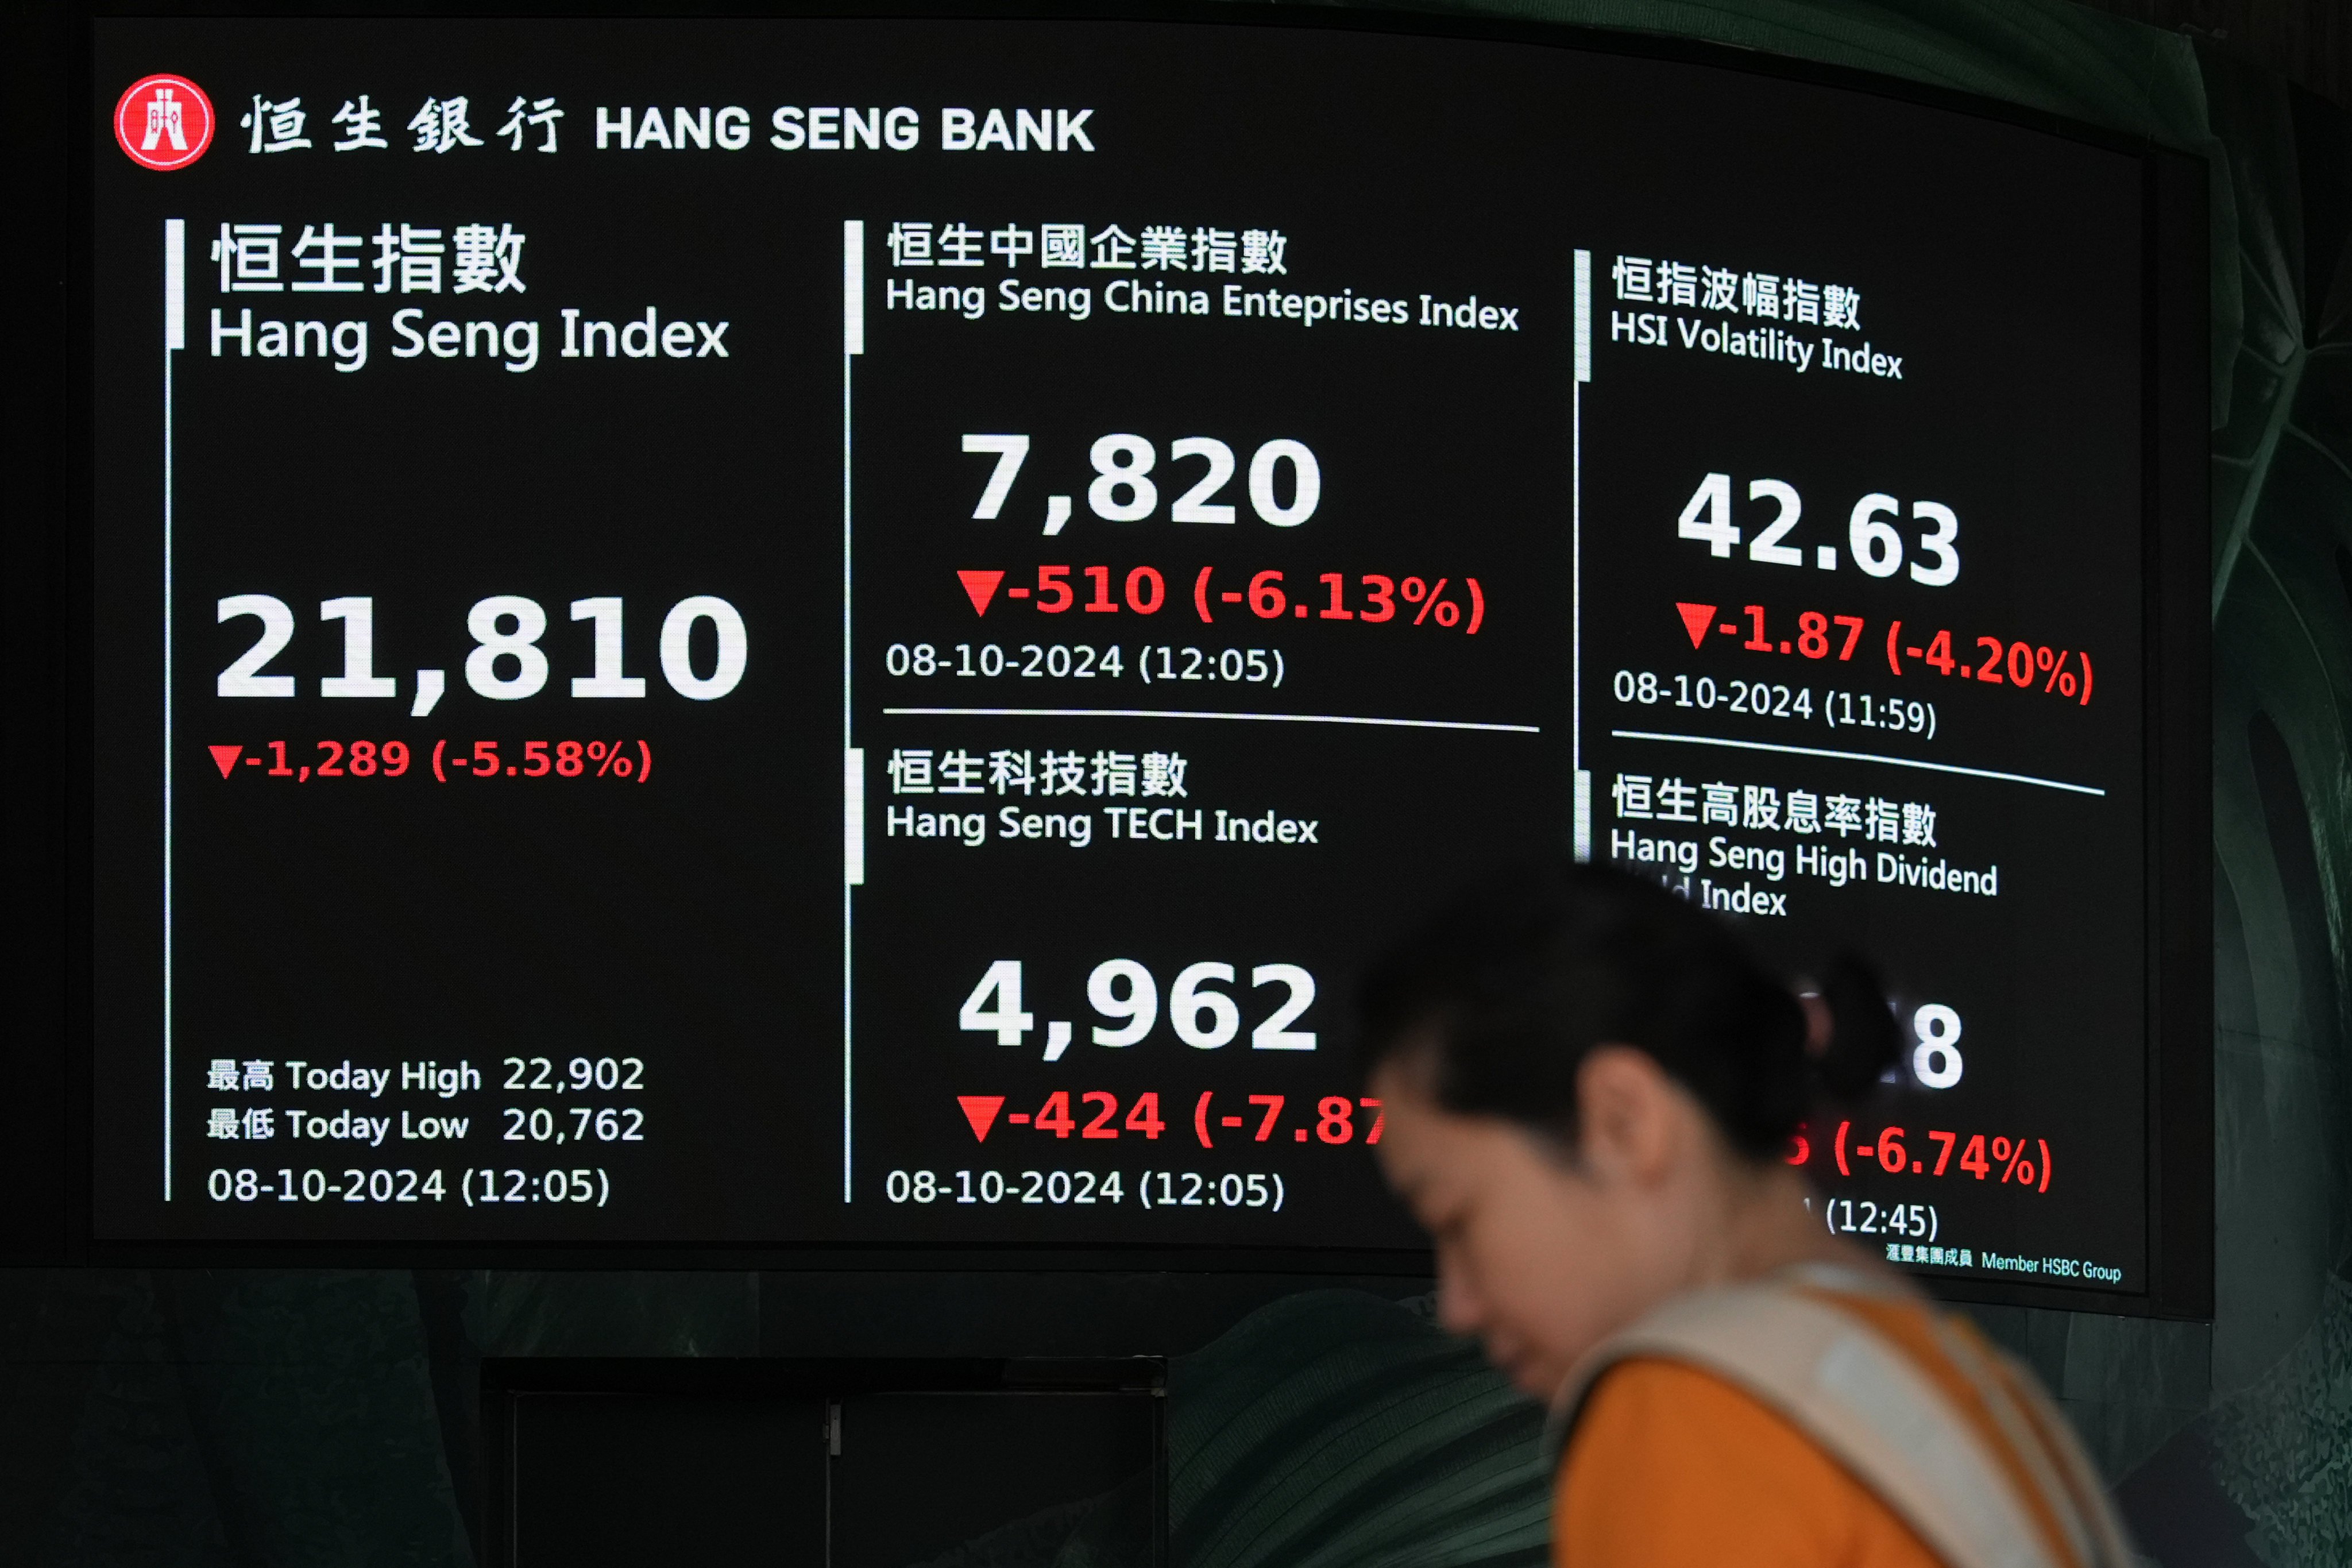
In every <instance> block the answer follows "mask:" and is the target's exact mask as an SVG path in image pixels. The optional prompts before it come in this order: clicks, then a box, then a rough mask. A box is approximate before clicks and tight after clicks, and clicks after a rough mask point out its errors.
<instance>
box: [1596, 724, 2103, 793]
mask: <svg viewBox="0 0 2352 1568" xmlns="http://www.w3.org/2000/svg"><path fill="white" fill-rule="evenodd" d="M1609 733H1610V734H1611V735H1612V736H1613V737H1615V738H1616V739H1618V740H1620V741H1671V742H1675V744H1677V745H1683V746H1731V747H1735V748H1737V749H1738V750H1739V751H1743V752H1787V753H1788V754H1789V755H1790V756H1794V757H1833V758H1835V759H1836V760H1838V761H1839V762H1843V763H1885V764H1886V765H1887V766H1888V767H1890V768H1920V769H1923V770H1925V771H1926V772H1928V773H1960V774H1962V775H1964V776H1966V777H1969V778H1972V779H2000V781H2002V782H2003V783H2005V784H2036V785H2039V786H2040V787H2041V788H2042V789H2063V790H2064V791H2066V793H2068V794H2069V795H2100V796H2105V795H2106V793H2107V792H2106V791H2105V790H2103V789H2100V788H2098V787H2097V786H2095V785H2093V784H2068V783H2066V782H2065V781H2064V780H2063V779H2042V778H2035V777H2034V776H2033V775H2032V773H2002V772H2000V770H1999V769H1997V768H1964V767H1962V766H1960V764H1959V763H1923V762H1920V761H1918V760H1917V759H1916V758H1913V757H1882V756H1879V755H1877V754H1876V753H1874V752H1832V751H1830V750H1827V749H1826V748H1824V747H1821V746H1782V745H1776V744H1774V743H1773V742H1769V741H1728V740H1724V739H1721V738H1719V737H1717V736H1714V735H1667V734H1663V733H1660V732H1659V731H1654V730H1612V731H1609Z"/></svg>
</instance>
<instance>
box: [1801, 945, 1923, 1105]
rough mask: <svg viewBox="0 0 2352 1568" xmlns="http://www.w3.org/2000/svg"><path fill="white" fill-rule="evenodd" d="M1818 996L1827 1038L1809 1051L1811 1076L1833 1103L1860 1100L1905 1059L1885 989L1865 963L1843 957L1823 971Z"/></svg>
mask: <svg viewBox="0 0 2352 1568" xmlns="http://www.w3.org/2000/svg"><path fill="white" fill-rule="evenodd" d="M1820 994H1821V999H1822V1005H1823V1006H1824V1007H1825V1008H1827V1010H1828V1012H1829V1025H1830V1026H1829V1038H1828V1039H1827V1040H1826V1041H1824V1042H1822V1044H1821V1045H1820V1046H1819V1047H1818V1048H1817V1049H1815V1050H1814V1051H1813V1052H1812V1061H1813V1077H1814V1079H1815V1080H1816V1081H1817V1082H1818V1083H1819V1084H1820V1085H1821V1088H1822V1092H1823V1093H1824V1094H1826V1095H1827V1096H1828V1097H1829V1098H1830V1099H1832V1100H1840V1101H1853V1100H1861V1099H1863V1098H1864V1097H1865V1096H1866V1095H1868V1094H1869V1093H1870V1091H1871V1090H1872V1089H1874V1088H1875V1087H1876V1086H1877V1083H1878V1080H1879V1079H1881V1078H1883V1077H1885V1074H1886V1070H1887V1069H1888V1068H1892V1067H1894V1066H1895V1064H1896V1063H1897V1062H1899V1061H1900V1060H1902V1058H1903V1030H1902V1027H1901V1026H1899V1025H1897V1024H1896V1023H1895V1010H1894V1008H1893V1007H1892V1006H1890V1005H1888V1003H1887V1000H1886V987H1885V985H1884V984H1880V982H1879V978H1878V971H1877V970H1875V969H1874V968H1873V967H1871V965H1870V963H1868V962H1867V961H1866V960H1864V959H1863V958H1861V957H1859V956H1857V955H1856V954H1853V953H1851V952H1842V953H1840V954H1839V955H1838V956H1837V957H1836V958H1834V959H1832V961H1831V962H1830V964H1829V967H1828V968H1827V969H1825V970H1823V971H1822V977H1821V983H1820Z"/></svg>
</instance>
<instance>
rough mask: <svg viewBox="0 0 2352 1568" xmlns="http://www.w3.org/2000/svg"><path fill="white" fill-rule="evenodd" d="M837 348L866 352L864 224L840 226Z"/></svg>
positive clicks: (854, 352)
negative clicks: (839, 306)
mask: <svg viewBox="0 0 2352 1568" xmlns="http://www.w3.org/2000/svg"><path fill="white" fill-rule="evenodd" d="M841 352H842V353H845V354H862V353H865V352H866V225H865V223H864V222H863V221H861V220H860V219H857V218H851V219H849V220H848V221H846V222H845V223H844V224H843V225H842V226H841Z"/></svg>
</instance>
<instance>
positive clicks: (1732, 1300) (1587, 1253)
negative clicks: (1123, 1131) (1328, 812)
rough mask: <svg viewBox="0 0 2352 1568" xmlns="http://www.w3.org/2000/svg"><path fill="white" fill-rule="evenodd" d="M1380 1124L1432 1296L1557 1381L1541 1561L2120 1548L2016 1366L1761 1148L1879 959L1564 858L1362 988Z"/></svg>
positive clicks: (1892, 1562) (1505, 1357) (1866, 1024)
mask: <svg viewBox="0 0 2352 1568" xmlns="http://www.w3.org/2000/svg"><path fill="white" fill-rule="evenodd" d="M1363 1002H1364V1009H1363V1010H1364V1025H1365V1040H1366V1045H1367V1048H1368V1052H1369V1067H1370V1076H1371V1079H1372V1081H1373V1084H1374V1085H1375V1088H1376V1090H1377V1092H1378V1093H1379V1094H1380V1095H1381V1098H1382V1099H1383V1100H1385V1101H1386V1103H1387V1111H1388V1133H1387V1136H1386V1138H1385V1139H1384V1140H1383V1141H1382V1142H1381V1150H1380V1152H1381V1158H1382V1161H1383V1164H1384V1167H1385V1169H1386V1171H1387V1173H1388V1175H1389V1178H1390V1180H1391V1182H1392V1183H1393V1184H1395V1186H1396V1188H1397V1190H1398V1192H1399V1193H1401V1194H1402V1195H1403V1197H1404V1199H1405V1201H1406V1202H1407V1203H1409V1204H1410V1205H1412V1210H1413V1213H1414V1214H1415V1215H1417V1216H1418V1217H1419V1218H1420V1220H1421V1222H1422V1224H1423V1225H1424V1226H1427V1227H1428V1229H1429V1232H1430V1235H1431V1236H1432V1237H1433V1239H1434V1242H1435V1246H1436V1250H1437V1271H1438V1303H1439V1315H1440V1320H1441V1321H1443V1322H1444V1325H1445V1326H1446V1327H1447V1328H1449V1329H1452V1330H1454V1331H1455V1332H1458V1333H1465V1334H1476V1335H1478V1336H1479V1337H1480V1339H1481V1340H1482V1341H1483V1342H1485V1345H1486V1352H1487V1354H1488V1355H1490V1356H1491V1357H1492V1358H1493V1359H1494V1361H1495V1362H1496V1364H1497V1365H1498V1366H1500V1367H1501V1368H1503V1370H1504V1371H1505V1372H1507V1373H1508V1374H1509V1375H1511V1376H1512V1377H1513V1378H1514V1379H1516V1380H1517V1382H1518V1384H1519V1385H1520V1386H1521V1387H1523V1388H1525V1389H1526V1390H1527V1391H1528V1393H1530V1394H1535V1395H1536V1396H1537V1397H1538V1398H1540V1399H1544V1400H1548V1401H1550V1402H1551V1405H1552V1411H1553V1421H1554V1424H1555V1430H1556V1431H1557V1433H1558V1435H1559V1440H1560V1443H1561V1447H1562V1450H1563V1458H1562V1459H1561V1462H1560V1465H1559V1474H1558V1481H1557V1485H1556V1489H1555V1492H1554V1500H1553V1514H1552V1553H1553V1558H1554V1561H1555V1562H1556V1563H1559V1565H1560V1568H1616V1565H1618V1564H1633V1563H1641V1564H1661V1563H1740V1564H1747V1565H1766V1568H1778V1565H1780V1564H1788V1565H1790V1568H1796V1565H1799V1564H1802V1565H1804V1568H1935V1565H1937V1564H1942V1565H1944V1568H2127V1565H2128V1564H2130V1563H2133V1562H2134V1561H2135V1559H2134V1557H2133V1554H2132V1552H2131V1551H2130V1549H2129V1548H2128V1546H2127V1545H2126V1542H2125V1540H2124V1536H2123V1532H2122V1530H2121V1527H2120V1526H2119V1525H2118V1524H2117V1522H2116V1518H2115V1515H2114V1513H2113V1511H2112V1510H2110V1508H2109V1506H2108V1504H2107V1501H2106V1497H2105V1489H2104V1487H2103V1486H2102V1485H2101V1483H2100V1481H2099V1479H2098V1477H2097V1475H2096V1474H2095V1471H2094V1470H2093V1469H2092V1468H2091V1466H2090V1464H2089V1463H2088V1461H2087V1460H2086V1459H2085V1458H2084V1456H2083V1453H2082V1450H2081V1447H2080V1446H2079V1445H2078V1443H2077V1442H2076V1440H2075V1438H2074V1434H2073V1433H2072V1432H2071V1431H2069V1430H2068V1428H2067V1426H2066V1424H2065V1419H2064V1417H2063V1416H2062V1415H2059V1413H2058V1411H2057V1410H2056V1408H2055V1407H2054V1406H2053V1405H2052V1404H2051V1402H2050V1400H2049V1399H2048V1398H2047V1396H2045V1395H2044V1394H2042V1390H2041V1389H2040V1387H2039V1386H2038V1385H2037V1384H2035V1383H2034V1381H2033V1377H2032V1373H2029V1372H2028V1371H2026V1370H2025V1369H2024V1368H2023V1367H2021V1366H2020V1365H2018V1364H2017V1363H2014V1362H2012V1361H2011V1360H2010V1359H2009V1358H2008V1357H2006V1356H2005V1355H2003V1354H2001V1353H2000V1352H1999V1351H1998V1350H1996V1349H1994V1348H1993V1347H1992V1346H1990V1344H1988V1343H1986V1342H1985V1341H1984V1340H1983V1339H1982V1338H1981V1337H1979V1335H1978V1334H1977V1333H1976V1332H1975V1331H1973V1330H1972V1329H1971V1327H1970V1326H1969V1324H1968V1323H1966V1322H1965V1321H1962V1320H1960V1319H1958V1318H1957V1317H1952V1316H1948V1315H1947V1314H1945V1313H1943V1312H1942V1311H1940V1310H1937V1308H1936V1307H1935V1306H1934V1305H1933V1304H1932V1303H1931V1302H1929V1301H1928V1300H1927V1299H1926V1298H1925V1297H1924V1296H1922V1295H1920V1294H1919V1292H1918V1291H1917V1290H1916V1289H1914V1288H1913V1287H1912V1286H1911V1284H1910V1283H1909V1282H1908V1281H1907V1280H1906V1279H1904V1278H1903V1277H1902V1276H1900V1275H1898V1274H1896V1273H1895V1271H1893V1270H1891V1269H1889V1268H1886V1267H1885V1264H1884V1263H1883V1262H1881V1261H1880V1260H1878V1259H1876V1258H1873V1257H1871V1256H1870V1255H1869V1254H1867V1253H1865V1252H1864V1251H1862V1250H1860V1249H1859V1248H1857V1247H1853V1246H1851V1245H1849V1244H1848V1243H1846V1242H1844V1241H1842V1240H1840V1239H1838V1238H1837V1237H1832V1236H1831V1235H1829V1234H1828V1233H1827V1231H1826V1230H1825V1228H1824V1227H1823V1226H1822V1225H1821V1224H1820V1222H1819V1221H1818V1219H1817V1218H1816V1217H1815V1215H1813V1214H1812V1213H1811V1212H1810V1211H1809V1206H1808V1204H1809V1199H1811V1192H1810V1190H1809V1188H1808V1186H1807V1184H1806V1183H1805V1181H1804V1179H1803V1178H1802V1177H1801V1175H1800V1174H1799V1173H1797V1172H1796V1171H1795V1170H1794V1169H1792V1168H1791V1167H1790V1165H1789V1164H1788V1163H1786V1162H1785V1160H1784V1158H1783V1156H1784V1155H1785V1154H1786V1152H1787V1151H1788V1149H1789V1147H1790V1139H1791V1138H1792V1137H1793V1136H1794V1135H1795V1133H1796V1132H1797V1131H1798V1128H1799V1126H1800V1124H1801V1122H1802V1121H1804V1120H1805V1119H1806V1116H1807V1114H1808V1112H1809V1111H1810V1110H1812V1109H1813V1108H1814V1107H1815V1106H1816V1105H1817V1104H1821V1103H1822V1102H1824V1101H1834V1100H1845V1099H1853V1098H1857V1097H1859V1096H1862V1095H1864V1094H1867V1093H1868V1092H1869V1090H1870V1089H1871V1088H1872V1086H1873V1085H1874V1084H1875V1083H1876V1082H1877V1080H1878V1079H1879V1076H1880V1075H1881V1074H1882V1073H1883V1072H1884V1071H1885V1069H1886V1068H1889V1067H1891V1066H1893V1065H1894V1063H1895V1059H1896V1051H1897V1049H1898V1047H1899V1046H1900V1043H1901V1042H1900V1039H1899V1037H1898V1036H1897V1033H1896V1029H1895V1023H1894V1020H1893V1017H1892V1016H1891V1015H1890V1012H1889V1010H1888V1007H1887V1005H1886V1002H1885V997H1884V995H1883V994H1881V992H1880V988H1879V986H1878V984H1877V981H1876V979H1875V977H1874V975H1873V974H1872V973H1870V972H1869V970H1868V969H1867V968H1866V967H1865V966H1864V965H1862V964H1861V963H1858V962H1855V961H1853V960H1851V959H1849V960H1843V961H1841V962H1839V963H1835V964H1833V965H1832V966H1831V968H1830V969H1829V970H1828V972H1827V973H1825V974H1824V975H1823V976H1822V978H1821V982H1820V984H1819V989H1818V991H1817V992H1812V991H1809V992H1808V993H1807V994H1804V995H1802V996H1800V995H1799V994H1796V993H1794V992H1792V991H1791V990H1790V988H1789V987H1788V986H1786V985H1784V984H1781V983H1780V982H1778V981H1776V980H1775V979H1773V978H1772V977H1771V976H1770V975H1769V974H1767V973H1765V972H1764V971H1763V970H1762V969H1761V968H1759V966H1758V964H1757V963H1756V962H1755V960H1754V959H1752V958H1751V957H1750V956H1749V955H1748V953H1747V952H1745V951H1744V950H1743V949H1742V948H1741V946H1740V945H1739V943H1738V942H1737V941H1736V940H1735V939H1734V938H1733V936H1732V934H1731V933H1730V932H1729V931H1727V929H1726V928H1725V927H1723V926H1722V925H1720V924H1718V923H1717V921H1715V920H1714V918H1713V917H1711V916H1709V915H1706V914H1705V913H1703V912H1701V911H1700V910H1696V909H1695V908H1693V907H1692V906H1691V905H1689V904H1687V903H1685V902H1684V901H1683V900H1680V899H1677V898H1675V896H1674V895H1672V894H1671V893H1668V892H1666V891H1665V890H1664V889H1661V888H1659V887H1657V886H1655V885H1654V884H1652V883H1649V882H1644V881H1640V880H1637V879H1633V878H1631V877H1628V876H1625V875H1622V874H1620V873H1618V872H1614V871H1608V870H1602V869H1598V868H1591V867H1584V866H1575V865H1570V864H1566V863H1559V864H1549V865H1545V866H1543V867H1540V868H1536V869H1534V870H1529V871H1525V872H1519V873H1516V874H1514V875H1512V876H1510V877H1508V878H1507V879H1500V880H1497V881H1495V882H1492V883H1489V884H1487V885H1486V886H1483V887H1480V888H1477V889H1475V890H1473V891H1472V892H1471V893H1470V894H1469V895H1467V896H1466V897H1465V898H1464V899H1463V900H1460V901H1459V902H1458V903H1456V904H1455V905H1454V907H1453V908H1452V909H1450V910H1447V911H1446V912H1445V913H1444V915H1443V916H1441V917H1440V918H1439V919H1438V920H1436V921H1433V923H1432V924H1431V925H1430V926H1429V927H1428V928H1427V929H1426V930H1424V931H1422V932H1421V933H1420V934H1419V935H1418V936H1416V937H1414V938H1413V939H1412V940H1411V941H1409V942H1406V943H1404V944H1403V945H1402V946H1401V947H1399V948H1398V949H1397V950H1396V951H1395V952H1391V953H1390V954H1389V955H1388V956H1387V957H1386V959H1385V960H1384V961H1383V962H1382V963H1380V964H1378V965H1376V966H1375V968H1374V971H1373V973H1372V977H1371V979H1370V982H1369V983H1368V984H1367V985H1366V987H1365V993H1364V998H1363Z"/></svg>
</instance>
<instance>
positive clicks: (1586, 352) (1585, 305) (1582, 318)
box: [1576, 250, 1592, 384]
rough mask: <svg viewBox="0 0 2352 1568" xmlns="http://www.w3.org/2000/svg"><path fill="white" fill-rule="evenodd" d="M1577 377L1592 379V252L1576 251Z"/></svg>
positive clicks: (1581, 380)
mask: <svg viewBox="0 0 2352 1568" xmlns="http://www.w3.org/2000/svg"><path fill="white" fill-rule="evenodd" d="M1576 379H1577V381H1578V382H1579V383H1580V384H1581V383H1584V382H1588V381H1591V379H1592V252H1591V251H1589V250H1580V251H1578V252H1577V253H1576Z"/></svg>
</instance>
